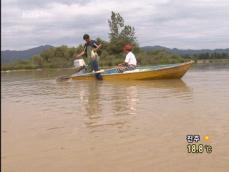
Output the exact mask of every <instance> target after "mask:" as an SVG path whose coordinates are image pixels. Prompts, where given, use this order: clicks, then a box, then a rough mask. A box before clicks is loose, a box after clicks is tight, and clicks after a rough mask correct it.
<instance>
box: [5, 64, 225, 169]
mask: <svg viewBox="0 0 229 172" xmlns="http://www.w3.org/2000/svg"><path fill="white" fill-rule="evenodd" d="M71 72H72V71H70V70H42V71H35V70H34V71H24V72H23V71H20V72H7V73H6V72H4V73H1V76H2V79H1V81H2V85H1V86H2V88H1V93H2V97H1V98H2V104H1V106H2V110H1V112H2V116H1V118H2V120H1V123H2V129H1V137H2V155H1V161H2V170H3V172H108V171H109V172H139V171H141V172H152V171H155V172H167V171H168V172H184V171H190V172H195V171H199V172H204V171H207V172H216V171H219V172H227V171H228V170H229V66H228V65H224V66H215V65H201V66H194V67H193V68H192V69H191V70H190V71H188V72H187V73H186V75H185V76H184V77H183V78H182V80H164V81H70V82H56V80H55V79H56V77H57V76H60V75H63V74H68V73H71ZM188 134H190V135H192V134H193V135H200V138H201V140H200V141H199V142H198V144H199V143H201V144H204V145H210V146H212V153H207V152H206V150H205V151H204V152H203V153H188V151H187V145H188V142H187V140H186V135H188ZM204 136H208V137H209V139H208V140H204V139H203V137H204Z"/></svg>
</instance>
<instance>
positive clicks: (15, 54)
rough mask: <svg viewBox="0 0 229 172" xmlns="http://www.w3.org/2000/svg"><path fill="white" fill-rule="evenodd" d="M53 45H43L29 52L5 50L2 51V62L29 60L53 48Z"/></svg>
mask: <svg viewBox="0 0 229 172" xmlns="http://www.w3.org/2000/svg"><path fill="white" fill-rule="evenodd" d="M51 47H52V46H51V45H43V46H39V47H35V48H31V49H28V50H21V51H16V50H5V51H1V62H2V63H11V62H13V61H15V60H27V59H30V58H32V57H33V56H34V55H39V54H40V53H41V52H43V51H45V50H47V49H49V48H51Z"/></svg>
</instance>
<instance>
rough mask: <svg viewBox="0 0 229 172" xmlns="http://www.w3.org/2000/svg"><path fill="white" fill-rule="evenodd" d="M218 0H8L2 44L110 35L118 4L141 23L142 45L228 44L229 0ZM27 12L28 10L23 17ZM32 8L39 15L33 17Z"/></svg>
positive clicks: (131, 19)
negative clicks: (111, 21) (86, 35)
mask: <svg viewBox="0 0 229 172" xmlns="http://www.w3.org/2000/svg"><path fill="white" fill-rule="evenodd" d="M217 2H218V3H217ZM217 2H216V1H215V0H208V2H206V0H199V1H197V0H190V1H182V0H154V1H152V0H145V1H142V2H141V3H139V1H137V0H132V3H131V4H128V3H127V2H125V1H106V0H96V1H90V0H85V1H82V0H80V1H73V0H72V1H67V0H59V1H57V0H50V1H45V0H37V1H35V2H33V1H30V0H20V1H19V0H3V16H2V19H3V20H2V21H3V22H2V30H3V32H2V36H3V38H2V45H3V49H24V48H30V47H33V46H37V45H41V44H52V45H62V44H67V45H71V46H73V45H77V44H78V43H82V34H84V33H85V32H87V33H89V34H91V35H92V36H93V37H101V38H103V39H108V32H109V28H108V24H107V19H108V18H109V17H110V12H111V10H114V11H119V12H120V13H121V15H122V16H123V17H124V19H125V21H126V23H127V24H129V25H132V26H134V27H135V29H136V36H137V38H138V41H139V43H140V45H141V46H144V45H163V46H168V47H171V48H173V47H177V48H226V47H227V48H228V45H229V20H228V16H229V11H228V9H229V3H228V1H226V0H218V1H217ZM53 3H55V4H56V5H53ZM61 4H62V5H67V7H66V6H61ZM62 8H63V11H61V10H62ZM23 12H26V14H28V16H25V18H23ZM30 13H31V15H35V16H32V17H31V18H30V16H29V14H30ZM36 15H37V16H36ZM39 15H41V16H39ZM26 17H27V18H26Z"/></svg>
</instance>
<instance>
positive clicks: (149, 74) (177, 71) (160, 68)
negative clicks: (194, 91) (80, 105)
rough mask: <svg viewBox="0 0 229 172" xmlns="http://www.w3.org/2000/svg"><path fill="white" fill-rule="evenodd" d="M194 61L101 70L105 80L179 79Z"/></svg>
mask: <svg viewBox="0 0 229 172" xmlns="http://www.w3.org/2000/svg"><path fill="white" fill-rule="evenodd" d="M192 64H193V61H189V62H185V63H178V64H166V65H157V66H146V67H137V68H136V69H135V70H131V71H125V72H123V73H118V72H117V70H116V69H115V68H113V69H106V70H102V71H100V72H101V74H102V76H103V79H104V80H151V79H179V78H181V77H182V76H183V75H184V74H185V73H186V72H187V71H188V69H189V68H190V67H191V65H192ZM69 78H71V79H73V80H91V79H95V73H83V74H80V73H75V74H73V75H71V76H70V77H69Z"/></svg>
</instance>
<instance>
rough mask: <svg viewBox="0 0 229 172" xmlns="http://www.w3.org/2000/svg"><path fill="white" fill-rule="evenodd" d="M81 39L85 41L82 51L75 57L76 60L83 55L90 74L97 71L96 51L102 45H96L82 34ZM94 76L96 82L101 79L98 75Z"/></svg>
mask: <svg viewBox="0 0 229 172" xmlns="http://www.w3.org/2000/svg"><path fill="white" fill-rule="evenodd" d="M83 39H84V41H85V44H84V48H83V51H82V52H81V53H79V54H78V55H76V58H79V57H81V56H83V55H84V54H85V55H86V56H87V58H88V66H89V69H88V72H92V71H93V70H94V71H95V72H96V71H99V65H98V60H99V59H98V58H99V56H98V54H97V52H96V51H97V50H98V49H99V48H100V47H101V46H102V45H101V44H98V43H97V42H96V41H95V40H91V39H90V36H89V35H88V34H84V35H83ZM95 76H96V78H97V79H98V80H102V79H103V77H102V75H101V74H100V73H96V74H95Z"/></svg>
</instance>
